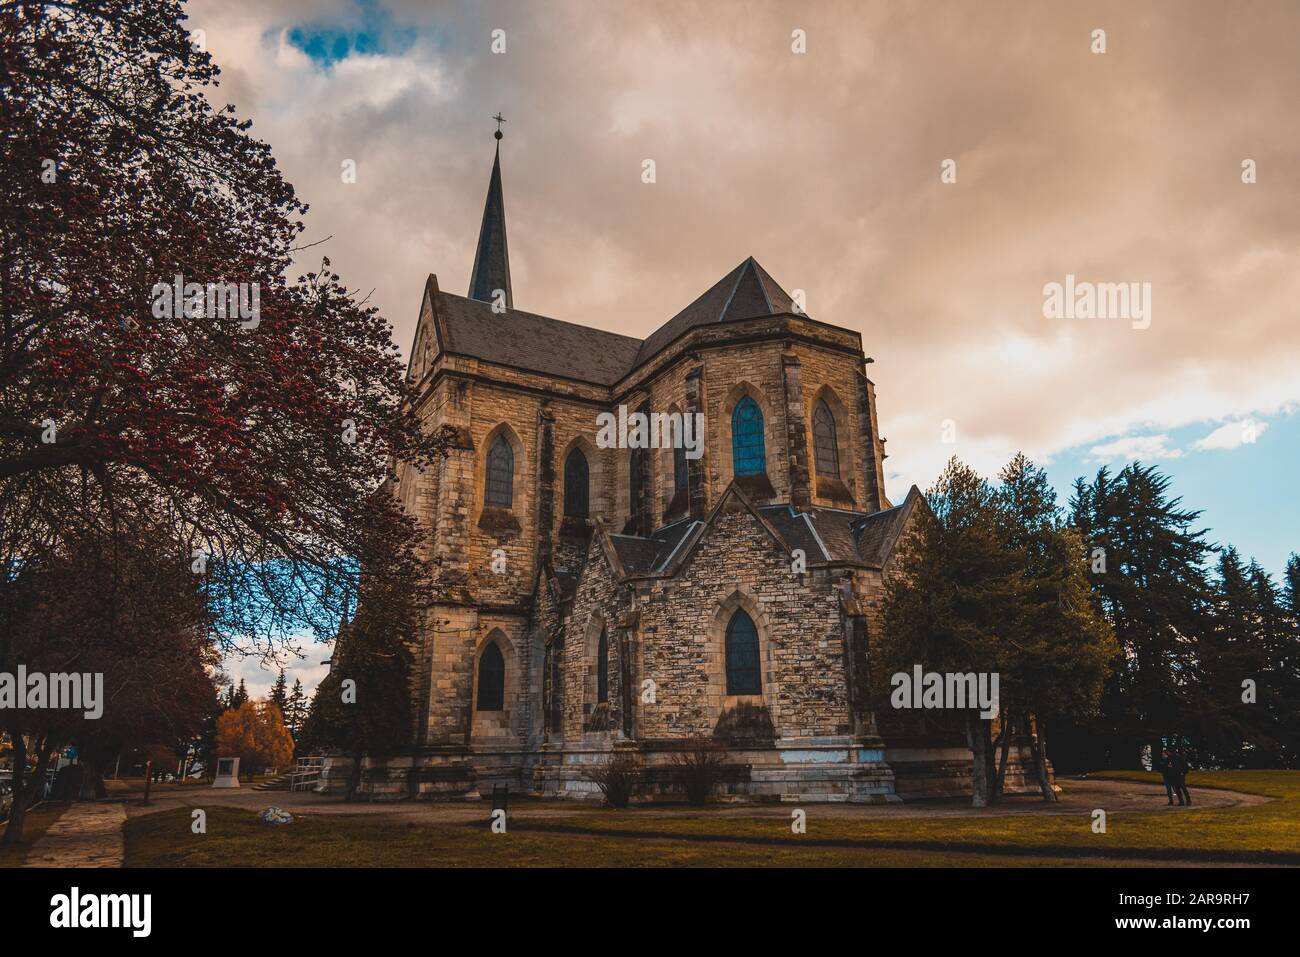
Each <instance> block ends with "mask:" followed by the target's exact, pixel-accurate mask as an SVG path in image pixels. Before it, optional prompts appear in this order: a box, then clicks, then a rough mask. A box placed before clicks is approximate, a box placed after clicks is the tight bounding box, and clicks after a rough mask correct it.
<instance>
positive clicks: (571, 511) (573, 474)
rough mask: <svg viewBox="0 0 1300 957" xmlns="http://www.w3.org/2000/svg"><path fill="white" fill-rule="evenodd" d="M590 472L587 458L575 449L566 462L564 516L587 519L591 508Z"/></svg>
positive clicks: (579, 450)
mask: <svg viewBox="0 0 1300 957" xmlns="http://www.w3.org/2000/svg"><path fill="white" fill-rule="evenodd" d="M589 480H590V472H589V470H588V468H587V456H585V455H583V454H582V450H581V449H574V450H573V451H572V452H570V453H569V455H568V457H567V458H566V459H565V460H564V514H565V515H570V516H572V517H573V518H586V517H587V512H588V507H589V495H590V493H589V488H590V481H589Z"/></svg>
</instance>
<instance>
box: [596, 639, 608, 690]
mask: <svg viewBox="0 0 1300 957" xmlns="http://www.w3.org/2000/svg"><path fill="white" fill-rule="evenodd" d="M608 700H609V639H608V638H607V637H606V634H605V629H604V628H602V629H600V641H599V642H598V643H597V644H596V703H597V704H603V703H604V702H606V701H608Z"/></svg>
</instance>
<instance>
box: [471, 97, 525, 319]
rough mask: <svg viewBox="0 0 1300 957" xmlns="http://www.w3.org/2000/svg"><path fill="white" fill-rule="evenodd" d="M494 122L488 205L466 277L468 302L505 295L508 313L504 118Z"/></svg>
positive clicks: (508, 264) (499, 117)
mask: <svg viewBox="0 0 1300 957" xmlns="http://www.w3.org/2000/svg"><path fill="white" fill-rule="evenodd" d="M492 119H494V120H496V121H497V131H496V133H494V134H493V135H494V136H495V137H496V139H497V152H496V158H495V159H494V160H493V162H492V179H491V180H489V181H488V193H487V202H486V203H485V204H484V206H483V225H482V226H481V227H479V231H478V249H477V250H475V252H474V271H473V272H472V273H471V274H470V277H469V298H471V299H479V300H481V301H483V302H493V301H494V299H495V296H494V290H497V289H501V290H504V292H505V304H506V308H507V309H513V308H514V305H515V303H514V298H513V296H511V294H510V254H509V251H508V250H507V249H506V203H505V199H504V197H503V196H502V194H501V124H502V123H504V122H505V118H504V117H502V115H501V114H500V113H498V114H497V115H496V116H494V117H492Z"/></svg>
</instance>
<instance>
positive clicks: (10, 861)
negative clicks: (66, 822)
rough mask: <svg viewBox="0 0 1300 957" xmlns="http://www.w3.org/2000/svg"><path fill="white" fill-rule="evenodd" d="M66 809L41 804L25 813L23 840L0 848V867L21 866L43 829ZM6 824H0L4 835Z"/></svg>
mask: <svg viewBox="0 0 1300 957" xmlns="http://www.w3.org/2000/svg"><path fill="white" fill-rule="evenodd" d="M67 809H68V805H67V804H65V803H57V804H42V805H41V806H40V807H37V808H34V809H33V810H30V811H28V812H27V819H26V820H25V821H23V839H22V841H20V842H19V843H18V844H17V846H15V847H0V867H17V866H18V865H20V864H22V862H23V858H24V857H26V856H27V852H28V851H30V850H31V849H32V845H33V844H35V843H36V840H37V838H39V837H40V836H41V835H42V834H44V833H45V829H46V828H47V827H49V826H50V825H51V824H53V823H54V822H55V821H56V820H58V818H59V815H60V814H62V813H63V812H64V811H66V810H67ZM7 824H8V822H7V821H6V822H5V823H4V824H0V833H4V828H5V827H6V826H7Z"/></svg>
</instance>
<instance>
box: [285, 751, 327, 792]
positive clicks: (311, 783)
mask: <svg viewBox="0 0 1300 957" xmlns="http://www.w3.org/2000/svg"><path fill="white" fill-rule="evenodd" d="M324 767H325V759H324V758H319V757H317V758H299V759H298V760H297V761H295V762H294V768H293V771H292V772H290V774H289V790H290V791H310V790H313V789H314V788H315V787H316V786H317V785H318V784H320V776H321V771H323V770H324Z"/></svg>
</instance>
